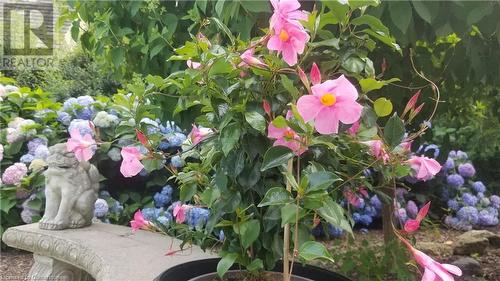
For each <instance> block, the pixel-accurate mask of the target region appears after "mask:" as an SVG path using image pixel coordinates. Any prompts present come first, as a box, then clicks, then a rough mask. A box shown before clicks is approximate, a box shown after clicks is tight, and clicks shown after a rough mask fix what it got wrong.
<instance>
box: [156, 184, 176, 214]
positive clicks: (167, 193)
mask: <svg viewBox="0 0 500 281" xmlns="http://www.w3.org/2000/svg"><path fill="white" fill-rule="evenodd" d="M172 191H173V189H172V187H171V186H170V185H168V184H167V185H165V186H164V187H163V189H162V190H161V191H160V192H156V194H155V195H154V197H153V199H154V203H155V206H156V207H157V208H161V207H165V206H167V205H168V204H169V203H170V202H171V201H172Z"/></svg>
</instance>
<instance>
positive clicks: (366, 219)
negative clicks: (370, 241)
mask: <svg viewBox="0 0 500 281" xmlns="http://www.w3.org/2000/svg"><path fill="white" fill-rule="evenodd" d="M359 222H360V223H361V224H363V225H366V226H369V225H370V224H371V223H372V222H373V218H372V217H371V216H369V215H366V214H364V215H361V216H360V217H359Z"/></svg>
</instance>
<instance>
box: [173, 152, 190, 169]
mask: <svg viewBox="0 0 500 281" xmlns="http://www.w3.org/2000/svg"><path fill="white" fill-rule="evenodd" d="M170 163H171V164H172V166H174V167H176V168H182V167H183V166H184V165H185V164H186V163H185V162H184V160H183V159H182V158H181V157H180V156H179V155H175V156H174V157H172V159H170Z"/></svg>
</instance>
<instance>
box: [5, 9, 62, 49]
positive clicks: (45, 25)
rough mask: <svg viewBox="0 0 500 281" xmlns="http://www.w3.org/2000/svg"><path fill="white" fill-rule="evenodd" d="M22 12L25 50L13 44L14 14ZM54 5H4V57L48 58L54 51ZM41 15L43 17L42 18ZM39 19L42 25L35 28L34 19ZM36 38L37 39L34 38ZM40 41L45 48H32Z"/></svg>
mask: <svg viewBox="0 0 500 281" xmlns="http://www.w3.org/2000/svg"><path fill="white" fill-rule="evenodd" d="M14 11H17V12H19V11H21V12H22V14H23V19H24V30H23V35H24V42H23V45H22V46H23V48H14V47H13V44H12V34H11V32H12V27H11V25H12V24H13V21H12V13H13V12H14ZM53 14H54V13H53V5H52V3H26V2H17V3H4V4H3V27H4V28H3V33H4V36H3V39H4V40H3V46H4V47H3V48H4V49H3V55H5V56H30V55H31V56H33V55H37V56H44V55H45V56H47V55H52V52H53V49H54V22H53V21H54V17H53ZM40 15H41V16H40ZM35 17H36V18H37V19H38V18H39V19H40V21H41V23H40V24H37V25H38V26H33V25H34V24H35V23H33V22H32V19H33V18H35ZM33 37H36V38H33ZM35 41H39V42H41V43H43V45H44V46H32V43H33V42H35Z"/></svg>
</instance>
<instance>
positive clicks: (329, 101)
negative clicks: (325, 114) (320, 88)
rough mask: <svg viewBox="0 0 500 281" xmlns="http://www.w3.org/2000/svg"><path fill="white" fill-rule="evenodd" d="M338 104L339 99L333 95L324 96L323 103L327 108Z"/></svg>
mask: <svg viewBox="0 0 500 281" xmlns="http://www.w3.org/2000/svg"><path fill="white" fill-rule="evenodd" d="M336 102H337V98H336V97H335V96H334V95H332V94H324V95H323V96H322V97H321V103H322V104H324V105H326V106H332V105H334V104H335V103H336Z"/></svg>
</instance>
